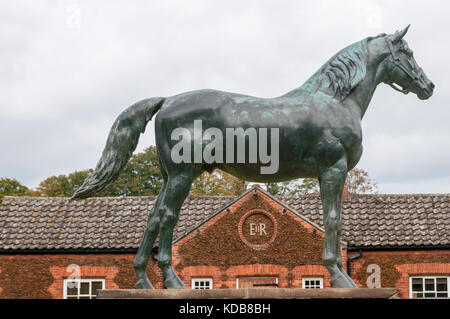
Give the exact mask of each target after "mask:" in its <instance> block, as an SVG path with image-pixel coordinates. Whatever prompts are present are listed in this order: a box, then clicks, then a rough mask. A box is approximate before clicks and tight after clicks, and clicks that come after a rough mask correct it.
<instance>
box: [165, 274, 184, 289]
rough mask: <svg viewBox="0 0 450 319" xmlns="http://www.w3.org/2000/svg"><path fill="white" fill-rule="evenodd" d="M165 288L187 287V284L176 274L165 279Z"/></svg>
mask: <svg viewBox="0 0 450 319" xmlns="http://www.w3.org/2000/svg"><path fill="white" fill-rule="evenodd" d="M164 289H186V286H185V285H184V283H183V282H182V281H181V279H180V278H179V277H178V276H177V275H175V276H174V277H171V278H170V279H166V280H164Z"/></svg>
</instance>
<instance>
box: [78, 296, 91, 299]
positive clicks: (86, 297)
mask: <svg viewBox="0 0 450 319" xmlns="http://www.w3.org/2000/svg"><path fill="white" fill-rule="evenodd" d="M79 299H91V297H89V296H83V297H80V298H79Z"/></svg>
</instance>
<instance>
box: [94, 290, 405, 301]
mask: <svg viewBox="0 0 450 319" xmlns="http://www.w3.org/2000/svg"><path fill="white" fill-rule="evenodd" d="M329 298H346V299H391V298H398V295H397V290H396V289H395V288H377V289H370V288H325V289H299V288H266V289H256V288H246V289H211V290H193V289H173V290H172V289H154V290H139V289H112V290H98V291H97V299H329Z"/></svg>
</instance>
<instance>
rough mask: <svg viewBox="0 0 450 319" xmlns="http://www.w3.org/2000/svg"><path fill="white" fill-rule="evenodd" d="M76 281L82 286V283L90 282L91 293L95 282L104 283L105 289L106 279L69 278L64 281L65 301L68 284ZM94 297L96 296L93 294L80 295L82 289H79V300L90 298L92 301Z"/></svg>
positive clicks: (103, 287)
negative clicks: (92, 284)
mask: <svg viewBox="0 0 450 319" xmlns="http://www.w3.org/2000/svg"><path fill="white" fill-rule="evenodd" d="M74 281H76V282H78V283H79V284H78V285H80V284H81V283H82V282H89V291H90V290H91V283H92V282H93V281H101V282H102V289H105V279H103V278H79V279H71V278H67V279H64V284H63V298H64V299H67V283H69V282H74ZM78 287H79V286H78ZM93 296H94V295H91V294H89V295H80V289H79V288H78V295H77V297H78V299H79V298H80V297H89V298H90V299H92V297H93Z"/></svg>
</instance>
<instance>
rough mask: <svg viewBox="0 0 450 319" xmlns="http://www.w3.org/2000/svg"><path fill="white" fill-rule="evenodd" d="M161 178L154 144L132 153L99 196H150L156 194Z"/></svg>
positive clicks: (161, 181)
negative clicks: (116, 175) (117, 174)
mask: <svg viewBox="0 0 450 319" xmlns="http://www.w3.org/2000/svg"><path fill="white" fill-rule="evenodd" d="M162 183H163V178H162V176H161V172H160V170H159V161H158V154H157V152H156V146H150V147H148V148H147V149H145V150H144V151H143V152H141V153H137V154H134V155H133V156H132V157H131V159H130V161H129V162H128V163H127V165H125V167H124V168H123V170H122V172H121V173H120V175H119V177H118V178H117V179H116V180H115V181H114V182H113V183H112V184H111V185H109V186H107V187H106V188H105V189H104V190H103V191H102V192H100V194H99V196H150V195H157V194H158V193H159V190H160V189H161V186H162Z"/></svg>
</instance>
